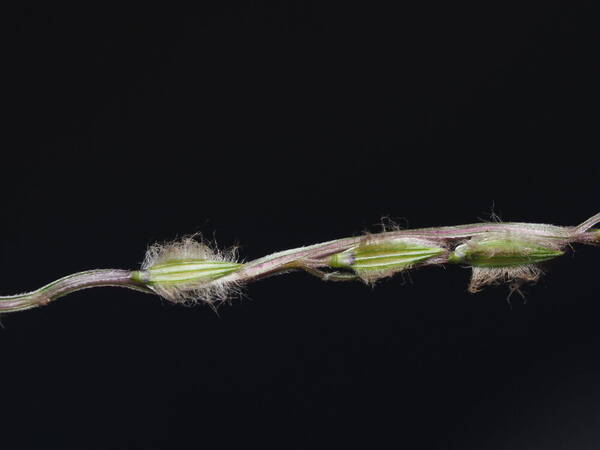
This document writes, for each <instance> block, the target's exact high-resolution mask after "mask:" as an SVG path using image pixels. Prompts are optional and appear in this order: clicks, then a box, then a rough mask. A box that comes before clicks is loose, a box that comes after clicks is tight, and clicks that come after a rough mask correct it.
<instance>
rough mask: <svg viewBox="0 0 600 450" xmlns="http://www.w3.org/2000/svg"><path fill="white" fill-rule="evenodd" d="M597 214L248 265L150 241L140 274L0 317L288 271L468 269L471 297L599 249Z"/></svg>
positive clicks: (77, 279)
mask: <svg viewBox="0 0 600 450" xmlns="http://www.w3.org/2000/svg"><path fill="white" fill-rule="evenodd" d="M598 223H600V213H599V214H596V215H594V216H593V217H591V218H589V219H587V220H586V221H584V222H583V223H581V224H580V225H578V226H575V227H562V226H555V225H545V224H530V223H518V222H513V223H477V224H470V225H460V226H450V227H437V228H421V229H414V230H400V229H397V230H393V231H385V232H382V233H376V234H368V235H365V236H356V237H350V238H344V239H336V240H333V241H327V242H323V243H320V244H314V245H309V246H306V247H300V248H295V249H291V250H285V251H281V252H277V253H273V254H271V255H268V256H265V257H263V258H259V259H256V260H254V261H250V262H247V263H241V262H239V261H237V256H236V252H235V249H234V250H229V251H219V250H217V249H216V248H215V247H214V246H211V245H210V244H207V243H206V242H204V241H202V240H201V239H198V237H197V236H189V237H186V238H183V239H181V240H178V241H174V242H169V243H166V244H154V245H152V246H150V248H149V249H148V251H147V253H146V258H145V261H144V263H143V264H142V267H141V269H140V270H134V271H129V270H117V269H100V270H89V271H85V272H79V273H75V274H73V275H68V276H66V277H63V278H61V279H59V280H57V281H54V282H52V283H50V284H48V285H46V286H44V287H42V288H40V289H37V290H36V291H33V292H29V293H26V294H20V295H11V296H5V297H0V313H6V312H15V311H23V310H27V309H31V308H35V307H37V306H42V305H46V304H48V303H50V302H51V301H54V300H57V299H59V298H61V297H64V296H65V295H67V294H70V293H71V292H75V291H79V290H82V289H88V288H93V287H101V286H115V287H124V288H128V289H134V290H137V291H141V292H145V293H151V294H158V295H160V296H161V297H163V298H165V299H167V300H169V301H171V302H174V303H184V304H190V303H195V302H197V301H198V300H202V301H205V302H208V303H211V304H213V303H215V302H218V301H224V300H226V299H228V298H230V297H231V296H232V294H235V293H236V291H237V290H238V289H239V287H240V286H241V285H243V284H245V283H247V282H250V281H254V280H259V279H262V278H266V277H269V276H272V275H277V274H282V273H285V272H289V271H294V270H304V271H306V272H308V273H311V274H313V275H316V276H318V277H320V278H322V279H323V280H330V281H348V280H361V281H363V282H365V283H369V284H371V283H375V282H376V281H378V280H380V279H383V278H386V277H389V276H392V275H394V274H396V273H399V272H402V271H405V270H408V269H411V268H416V267H422V266H429V265H441V264H448V263H449V264H459V265H461V266H467V267H471V268H472V270H473V276H472V279H471V283H470V285H469V291H470V292H477V291H479V290H480V289H481V288H482V287H484V286H486V285H490V284H497V283H500V282H507V283H509V285H510V286H511V291H513V290H518V288H519V286H520V285H521V284H523V283H525V282H532V281H536V280H537V279H538V278H539V276H540V274H541V273H542V271H541V269H540V263H543V262H545V261H548V260H550V259H553V258H556V257H558V256H561V255H562V254H564V253H565V251H566V250H567V249H568V248H569V246H571V245H572V244H590V245H598V244H600V230H599V229H592V228H593V227H594V226H595V225H597V224H598Z"/></svg>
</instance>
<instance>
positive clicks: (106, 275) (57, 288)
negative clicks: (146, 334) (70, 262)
mask: <svg viewBox="0 0 600 450" xmlns="http://www.w3.org/2000/svg"><path fill="white" fill-rule="evenodd" d="M101 286H115V287H124V288H129V289H135V290H138V291H142V292H146V293H153V292H152V291H151V290H150V289H148V288H146V287H145V286H144V285H142V284H140V283H138V282H136V281H134V280H133V279H132V277H131V272H130V271H129V270H119V269H98V270H87V271H85V272H78V273H74V274H72V275H67V276H66V277H63V278H60V279H58V280H56V281H54V282H52V283H49V284H47V285H46V286H43V287H41V288H39V289H37V290H35V291H32V292H27V293H25V294H18V295H10V296H6V297H0V313H6V312H13V311H23V310H26V309H31V308H35V307H37V306H43V305H47V304H48V303H50V302H51V301H54V300H57V299H59V298H61V297H64V296H65V295H67V294H70V293H72V292H75V291H80V290H82V289H89V288H94V287H101Z"/></svg>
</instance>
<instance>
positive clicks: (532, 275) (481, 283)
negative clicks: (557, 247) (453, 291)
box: [469, 264, 543, 293]
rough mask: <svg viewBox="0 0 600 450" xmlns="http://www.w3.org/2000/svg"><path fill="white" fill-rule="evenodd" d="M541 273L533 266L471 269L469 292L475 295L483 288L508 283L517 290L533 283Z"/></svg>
mask: <svg viewBox="0 0 600 450" xmlns="http://www.w3.org/2000/svg"><path fill="white" fill-rule="evenodd" d="M542 274H543V271H542V270H541V269H540V268H539V267H538V266H535V265H533V264H530V265H525V266H517V267H494V268H490V267H473V274H472V276H471V282H470V283H469V292H471V293H476V292H479V291H481V290H482V289H483V288H484V287H485V286H490V285H497V284H501V283H508V284H509V285H510V286H511V287H513V288H518V287H519V286H521V285H522V284H524V283H535V282H536V281H537V280H538V279H539V278H540V276H541V275H542Z"/></svg>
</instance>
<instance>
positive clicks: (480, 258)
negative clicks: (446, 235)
mask: <svg viewBox="0 0 600 450" xmlns="http://www.w3.org/2000/svg"><path fill="white" fill-rule="evenodd" d="M562 254H564V252H563V251H562V250H560V249H558V248H556V247H553V246H551V245H548V244H543V243H541V242H540V241H539V240H534V239H527V238H521V237H512V236H487V237H485V238H483V239H471V240H470V241H468V242H466V243H464V244H461V245H458V246H457V247H456V248H455V249H454V251H453V252H452V253H451V254H450V256H449V257H448V261H449V262H453V263H457V264H468V265H470V266H473V267H489V268H501V267H514V266H526V265H530V264H536V263H540V262H543V261H547V260H549V259H552V258H556V257H557V256H560V255H562Z"/></svg>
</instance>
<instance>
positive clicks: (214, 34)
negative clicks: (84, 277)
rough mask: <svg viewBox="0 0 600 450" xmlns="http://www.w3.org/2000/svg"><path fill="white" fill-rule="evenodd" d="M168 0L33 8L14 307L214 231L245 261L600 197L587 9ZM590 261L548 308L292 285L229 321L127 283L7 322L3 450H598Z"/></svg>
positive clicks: (21, 63)
mask: <svg viewBox="0 0 600 450" xmlns="http://www.w3.org/2000/svg"><path fill="white" fill-rule="evenodd" d="M482 3H483V5H484V6H482ZM589 4H590V5H591V2H590V3H589ZM164 8H165V7H154V8H151V7H148V6H147V5H144V6H143V7H142V6H140V7H135V8H134V7H128V8H124V7H117V8H114V9H113V8H109V7H98V8H97V9H91V8H86V9H81V8H79V9H77V8H76V9H71V8H60V7H55V6H52V7H51V6H47V7H45V8H42V9H39V8H37V7H30V8H25V7H24V8H22V9H17V10H15V11H14V12H13V13H12V16H11V18H12V23H11V24H10V25H11V26H10V27H9V31H10V32H11V33H10V36H9V39H8V40H7V41H5V43H6V44H7V45H6V48H5V52H4V58H3V60H4V64H3V74H4V75H8V79H9V81H8V82H7V81H5V82H4V84H3V92H4V94H5V95H3V97H4V100H3V107H4V109H5V112H6V113H7V115H8V116H9V118H8V121H5V122H4V126H5V127H4V128H5V133H3V135H4V144H3V151H2V166H1V168H2V177H1V180H0V183H1V189H2V197H1V198H2V220H1V221H0V223H1V227H2V235H1V243H0V249H1V250H0V258H1V262H0V267H1V271H2V275H1V277H0V280H1V283H2V286H1V292H2V293H3V294H11V293H16V292H21V291H25V290H31V289H35V288H37V287H39V286H41V285H42V284H44V283H47V282H49V281H51V280H54V279H56V278H58V277H60V276H63V275H65V274H68V273H72V272H76V271H80V270H85V269H89V268H96V267H99V268H105V267H106V268H108V267H115V268H135V267H137V266H138V264H139V263H140V262H141V260H142V258H143V254H144V250H145V248H146V246H147V244H149V243H151V242H154V241H163V240H166V239H172V238H176V237H178V236H181V235H183V234H186V233H191V232H195V231H202V232H203V233H204V234H205V235H207V236H209V237H212V236H213V235H214V236H215V238H216V240H217V241H218V242H219V243H220V244H221V245H222V246H224V247H227V246H229V245H233V244H236V243H239V244H240V245H241V254H242V255H243V257H244V258H245V259H246V260H250V259H253V258H256V257H260V256H262V255H265V254H267V253H269V252H273V251H277V250H282V249H286V248H292V247H296V246H300V245H306V244H310V243H315V242H320V241H325V240H329V239H333V238H336V237H344V236H351V235H355V234H360V233H363V232H364V231H366V230H370V231H377V229H378V224H379V223H380V221H381V218H382V217H384V216H389V217H391V218H393V219H395V220H396V221H397V222H398V223H400V224H401V225H402V226H409V227H421V226H434V225H452V224H461V223H469V222H476V221H478V220H482V219H483V220H485V219H486V218H489V214H490V213H491V212H492V210H493V211H494V212H495V213H497V214H499V215H500V216H501V217H502V219H504V220H509V221H510V220H512V221H531V222H543V223H555V224H560V225H575V224H577V223H579V222H581V221H583V220H584V219H586V218H587V217H589V216H591V215H592V214H594V213H596V212H598V210H599V208H598V206H599V204H598V201H597V199H598V187H597V186H598V183H597V178H598V174H599V170H598V158H597V145H598V139H597V123H598V115H597V104H598V92H597V87H596V86H597V82H598V75H599V74H598V72H597V71H596V70H595V64H594V63H595V60H596V59H597V46H596V44H595V39H594V31H595V28H596V27H597V25H596V23H595V22H596V20H595V18H594V16H593V15H592V14H591V11H590V8H588V7H587V6H586V5H585V4H577V3H575V2H556V1H545V2H539V3H531V2H530V3H528V2H518V3H515V4H510V3H505V2H493V3H490V2H477V3H474V4H467V3H461V4H456V3H454V2H441V3H440V4H436V3H432V2H420V3H419V6H396V7H395V8H393V9H392V8H389V7H379V6H375V5H372V4H370V3H364V4H362V5H358V6H352V5H351V4H349V3H342V4H339V5H331V4H325V3H324V2H312V3H309V2H305V3H303V2H291V3H279V2H267V1H264V2H261V1H256V2H243V3H242V4H235V3H231V2H219V3H217V4H215V5H210V4H206V5H203V6H199V7H196V8H195V9H193V10H190V9H175V8H170V9H164ZM575 251H576V257H573V255H574V253H571V254H570V255H569V256H566V257H563V258H561V259H560V260H558V261H556V262H555V263H553V264H551V266H550V267H549V272H550V273H549V274H548V275H547V276H546V277H544V278H543V279H542V280H541V281H540V282H539V283H538V285H537V286H535V287H530V288H528V289H527V290H526V293H527V303H525V304H523V302H522V301H520V299H518V297H514V298H513V301H512V305H509V304H508V303H507V302H506V295H507V290H506V289H505V288H504V287H502V288H492V289H489V290H487V291H485V292H483V293H481V294H478V295H471V294H468V293H467V291H466V285H467V283H468V277H469V273H468V270H465V269H463V268H460V267H447V268H445V269H440V268H431V269H428V270H422V271H414V272H412V273H411V275H410V278H406V279H405V280H404V281H403V280H402V278H401V277H397V278H394V279H392V280H388V281H385V282H383V283H381V284H380V285H379V286H377V288H375V289H370V288H368V287H366V286H363V285H360V284H358V283H350V284H336V283H330V284H327V283H323V282H321V281H319V280H317V279H315V278H312V277H310V276H308V275H306V274H290V275H286V276H282V277H275V278H271V279H268V280H264V281H260V282H257V283H255V284H251V285H249V286H248V287H247V289H246V290H245V294H246V298H244V299H242V300H236V301H233V302H232V303H231V304H230V305H225V306H223V307H222V308H220V309H219V314H218V315H217V314H215V313H214V312H213V311H212V310H211V309H210V308H208V307H203V306H198V307H195V308H186V307H182V306H175V305H170V304H167V303H166V302H164V301H162V300H160V299H159V298H157V297H151V296H148V295H144V294H141V293H137V292H133V291H127V290H119V289H114V288H103V289H95V290H88V291H83V292H78V293H75V294H73V295H71V296H69V297H67V298H65V299H62V300H60V301H58V302H56V303H54V304H52V305H50V306H48V307H44V308H39V309H37V310H32V311H28V312H23V313H16V314H13V315H7V316H4V317H3V318H2V323H3V325H4V327H5V329H4V330H1V331H0V355H1V370H0V381H1V385H2V391H1V401H0V408H1V410H2V413H1V435H0V446H1V447H2V448H6V449H31V448H86V449H87V448H89V449H96V448H98V449H124V448H132V449H150V448H164V449H176V448H196V447H198V448H200V447H207V448H233V447H234V446H235V448H239V446H240V445H241V446H244V447H250V448H255V447H258V446H259V445H261V446H270V445H273V446H277V447H278V448H324V447H328V448H340V447H347V446H350V445H351V444H358V445H363V446H365V447H366V448H382V447H383V445H385V448H388V447H403V448H427V449H429V448H435V449H437V448H439V449H442V448H444V449H445V448H456V449H507V448H510V449H537V448H540V449H542V448H543V449H546V450H551V449H591V448H597V446H598V442H599V441H600V430H599V428H598V427H599V425H600V387H599V386H600V381H599V380H600V362H599V357H598V353H599V352H598V349H599V348H600V332H599V327H598V322H599V317H600V306H599V303H598V299H599V295H598V294H599V290H598V283H597V276H598V273H597V268H598V263H597V261H598V249H597V248H583V247H577V248H576V249H575Z"/></svg>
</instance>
